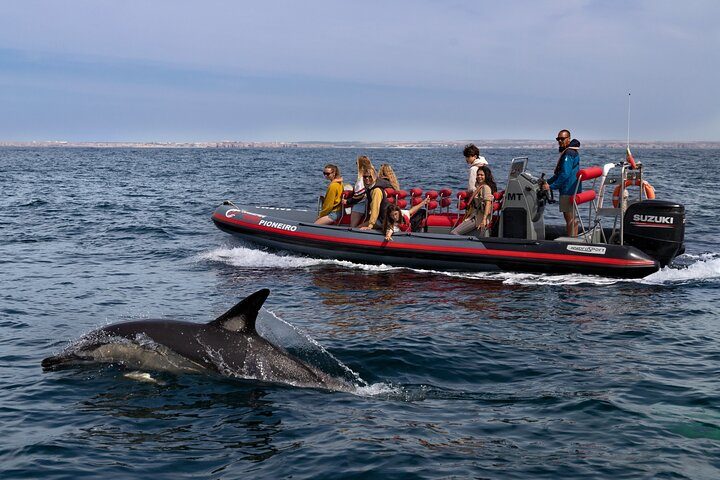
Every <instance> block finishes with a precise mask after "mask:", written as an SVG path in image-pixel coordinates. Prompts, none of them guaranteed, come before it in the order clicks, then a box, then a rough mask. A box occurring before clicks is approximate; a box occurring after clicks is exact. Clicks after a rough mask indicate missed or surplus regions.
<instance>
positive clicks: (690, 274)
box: [639, 253, 720, 285]
mask: <svg viewBox="0 0 720 480" xmlns="http://www.w3.org/2000/svg"><path fill="white" fill-rule="evenodd" d="M683 257H687V258H696V259H697V260H696V261H695V262H693V263H691V264H690V265H688V266H687V267H684V268H672V267H665V268H663V269H661V270H660V271H658V272H655V273H653V274H652V275H648V276H647V277H645V278H642V279H640V280H639V281H640V283H647V284H651V285H659V284H665V283H687V282H695V281H700V282H704V281H712V280H716V279H720V257H718V255H717V254H714V253H708V254H704V255H693V256H690V255H683Z"/></svg>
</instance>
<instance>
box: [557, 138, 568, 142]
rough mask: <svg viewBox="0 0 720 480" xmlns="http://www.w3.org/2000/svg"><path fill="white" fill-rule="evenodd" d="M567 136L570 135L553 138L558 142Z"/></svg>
mask: <svg viewBox="0 0 720 480" xmlns="http://www.w3.org/2000/svg"><path fill="white" fill-rule="evenodd" d="M568 138H570V137H556V138H555V140H557V141H558V142H560V141H562V140H567V139H568Z"/></svg>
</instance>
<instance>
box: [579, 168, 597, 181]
mask: <svg viewBox="0 0 720 480" xmlns="http://www.w3.org/2000/svg"><path fill="white" fill-rule="evenodd" d="M602 173H603V169H602V168H601V167H587V168H583V169H582V170H580V171H578V172H577V178H578V180H580V181H581V182H584V181H585V180H592V179H593V178H597V177H599V176H601V175H602Z"/></svg>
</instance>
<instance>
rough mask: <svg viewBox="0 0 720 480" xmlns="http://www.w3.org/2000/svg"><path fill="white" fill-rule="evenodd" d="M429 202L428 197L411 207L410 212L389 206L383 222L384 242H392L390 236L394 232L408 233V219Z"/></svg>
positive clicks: (409, 228)
mask: <svg viewBox="0 0 720 480" xmlns="http://www.w3.org/2000/svg"><path fill="white" fill-rule="evenodd" d="M429 201H430V198H429V197H425V199H424V200H423V201H422V202H420V203H418V204H417V205H415V206H413V207H412V208H411V209H410V210H401V209H400V207H398V206H397V205H393V204H390V205H388V207H387V210H386V212H385V221H384V222H383V232H385V241H387V242H392V235H393V233H395V232H410V231H412V228H411V227H410V225H411V223H410V219H411V218H412V217H413V215H415V214H416V213H417V212H418V211H419V210H420V209H421V208H422V207H424V206H425V205H426V204H427V203H428V202H429Z"/></svg>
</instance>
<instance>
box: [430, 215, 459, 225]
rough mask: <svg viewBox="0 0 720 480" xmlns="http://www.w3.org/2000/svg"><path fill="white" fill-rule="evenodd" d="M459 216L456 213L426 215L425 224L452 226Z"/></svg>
mask: <svg viewBox="0 0 720 480" xmlns="http://www.w3.org/2000/svg"><path fill="white" fill-rule="evenodd" d="M458 218H462V217H460V215H459V214H457V213H443V214H441V215H428V217H427V220H426V222H425V225H426V226H428V227H445V228H453V227H454V226H455V224H456V223H457V222H458Z"/></svg>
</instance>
